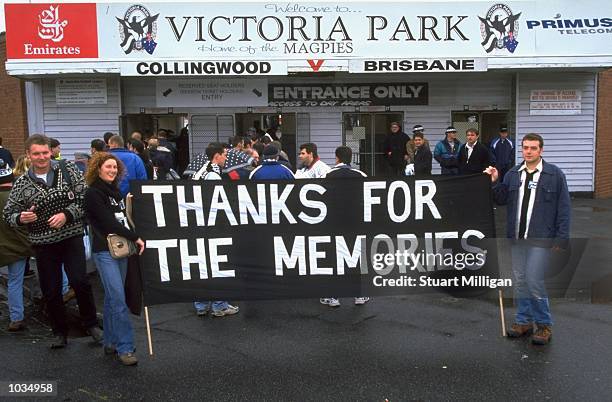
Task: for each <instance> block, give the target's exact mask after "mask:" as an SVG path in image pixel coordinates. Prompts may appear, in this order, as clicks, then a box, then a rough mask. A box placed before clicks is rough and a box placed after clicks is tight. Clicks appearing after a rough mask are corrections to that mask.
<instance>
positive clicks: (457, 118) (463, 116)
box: [451, 111, 509, 145]
mask: <svg viewBox="0 0 612 402" xmlns="http://www.w3.org/2000/svg"><path fill="white" fill-rule="evenodd" d="M451 117H452V121H453V127H455V128H456V129H457V139H458V140H459V141H461V142H462V143H465V130H467V129H468V128H475V129H476V130H478V132H479V133H480V135H479V139H478V140H479V141H480V142H481V143H482V144H485V145H488V144H489V143H490V142H491V140H492V139H493V138H495V137H496V136H497V135H498V134H499V127H500V125H502V124H503V125H507V124H509V122H508V117H509V113H508V111H480V112H479V111H474V112H472V111H469V112H452V116H451Z"/></svg>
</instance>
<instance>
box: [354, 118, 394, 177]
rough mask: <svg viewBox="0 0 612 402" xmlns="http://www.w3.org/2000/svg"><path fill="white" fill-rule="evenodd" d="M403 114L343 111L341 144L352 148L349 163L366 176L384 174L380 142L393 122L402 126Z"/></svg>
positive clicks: (384, 168) (383, 156) (383, 157)
mask: <svg viewBox="0 0 612 402" xmlns="http://www.w3.org/2000/svg"><path fill="white" fill-rule="evenodd" d="M403 120H404V114H403V113H401V112H395V113H343V115H342V121H343V129H342V143H343V144H344V145H345V146H347V147H350V148H351V149H352V150H353V161H352V164H353V165H354V166H355V167H356V168H357V169H359V170H362V171H363V172H364V173H365V174H367V175H368V176H384V175H385V174H386V172H387V169H388V168H387V161H386V159H385V153H384V149H383V145H384V142H385V138H386V137H387V134H388V133H389V132H390V131H389V127H390V126H391V123H392V122H397V123H399V125H400V127H402V129H403Z"/></svg>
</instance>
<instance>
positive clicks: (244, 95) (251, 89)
mask: <svg viewBox="0 0 612 402" xmlns="http://www.w3.org/2000/svg"><path fill="white" fill-rule="evenodd" d="M155 99H156V103H157V106H158V107H225V106H242V107H244V106H267V105H268V80H266V79H257V78H250V79H206V80H196V79H182V80H170V79H160V80H157V81H156V82H155Z"/></svg>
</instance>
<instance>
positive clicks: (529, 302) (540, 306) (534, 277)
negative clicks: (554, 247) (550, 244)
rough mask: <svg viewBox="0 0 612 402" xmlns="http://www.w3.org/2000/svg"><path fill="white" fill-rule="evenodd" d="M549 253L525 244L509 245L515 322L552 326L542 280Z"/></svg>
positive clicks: (549, 251)
mask: <svg viewBox="0 0 612 402" xmlns="http://www.w3.org/2000/svg"><path fill="white" fill-rule="evenodd" d="M550 256H551V250H550V249H549V248H542V247H534V246H532V245H529V244H524V243H523V244H514V245H512V272H513V274H514V289H515V298H516V301H517V310H516V322H517V323H518V324H528V323H531V322H535V323H536V324H541V325H552V324H553V321H552V315H551V314H550V305H549V303H548V293H547V292H546V283H545V282H544V278H545V275H546V271H547V270H548V269H549V267H550Z"/></svg>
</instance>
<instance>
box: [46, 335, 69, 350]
mask: <svg viewBox="0 0 612 402" xmlns="http://www.w3.org/2000/svg"><path fill="white" fill-rule="evenodd" d="M67 344H68V338H66V335H55V336H54V337H53V340H52V341H51V345H50V346H51V349H63V348H65V347H66V345H67Z"/></svg>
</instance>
